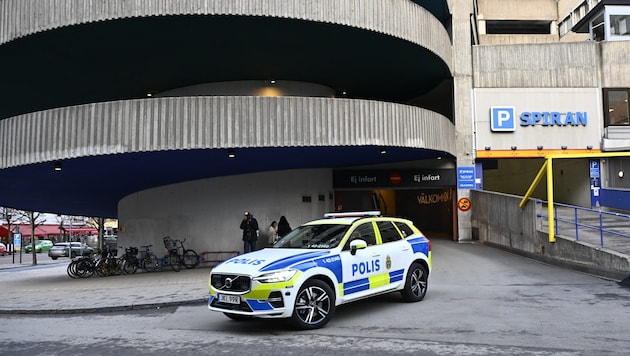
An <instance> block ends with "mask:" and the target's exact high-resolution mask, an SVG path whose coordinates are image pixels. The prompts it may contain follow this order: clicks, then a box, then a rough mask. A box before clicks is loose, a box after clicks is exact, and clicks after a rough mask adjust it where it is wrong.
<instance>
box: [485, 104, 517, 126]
mask: <svg viewBox="0 0 630 356" xmlns="http://www.w3.org/2000/svg"><path fill="white" fill-rule="evenodd" d="M514 113H515V110H514V107H513V106H493V107H491V108H490V130H492V131H494V132H496V131H499V132H500V131H515V130H516V117H515V114H514Z"/></svg>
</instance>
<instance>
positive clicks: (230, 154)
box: [228, 149, 236, 158]
mask: <svg viewBox="0 0 630 356" xmlns="http://www.w3.org/2000/svg"><path fill="white" fill-rule="evenodd" d="M234 157H236V153H234V150H232V149H230V150H228V158H234Z"/></svg>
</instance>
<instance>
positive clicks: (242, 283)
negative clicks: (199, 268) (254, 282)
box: [210, 274, 251, 293]
mask: <svg viewBox="0 0 630 356" xmlns="http://www.w3.org/2000/svg"><path fill="white" fill-rule="evenodd" d="M210 284H212V287H213V288H214V289H216V290H218V291H225V292H239V293H244V292H249V290H250V289H251V279H250V278H249V277H246V276H240V275H236V274H212V275H211V276H210Z"/></svg>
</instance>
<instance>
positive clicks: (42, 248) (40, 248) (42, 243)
mask: <svg viewBox="0 0 630 356" xmlns="http://www.w3.org/2000/svg"><path fill="white" fill-rule="evenodd" d="M52 247H53V243H52V241H50V240H39V241H36V242H35V252H37V253H40V252H46V251H48V250H50V249H51V248H52ZM32 250H33V245H31V244H28V245H26V246H24V252H26V253H30V252H31V251H32Z"/></svg>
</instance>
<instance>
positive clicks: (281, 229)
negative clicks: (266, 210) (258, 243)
mask: <svg viewBox="0 0 630 356" xmlns="http://www.w3.org/2000/svg"><path fill="white" fill-rule="evenodd" d="M291 230H292V229H291V225H289V221H287V218H286V217H285V216H284V215H282V216H281V217H280V221H278V238H282V237H284V236H285V235H286V234H288V233H289V232H291Z"/></svg>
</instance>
